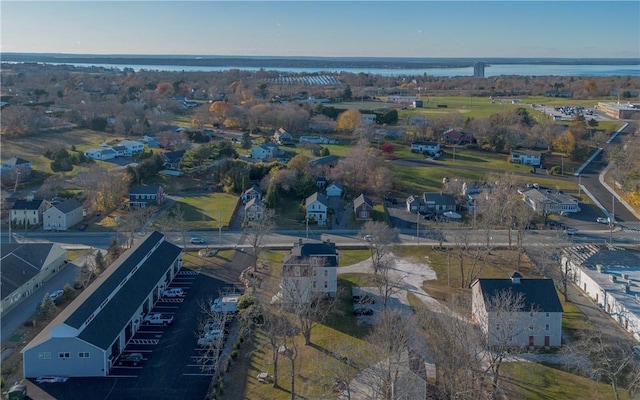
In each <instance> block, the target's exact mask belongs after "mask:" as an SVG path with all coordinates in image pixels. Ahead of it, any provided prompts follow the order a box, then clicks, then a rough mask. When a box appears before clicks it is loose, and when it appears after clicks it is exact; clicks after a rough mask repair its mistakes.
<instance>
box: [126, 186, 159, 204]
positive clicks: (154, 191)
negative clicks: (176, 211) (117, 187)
mask: <svg viewBox="0 0 640 400" xmlns="http://www.w3.org/2000/svg"><path fill="white" fill-rule="evenodd" d="M164 201H165V193H164V189H163V188H162V186H160V185H149V186H143V185H133V186H131V189H129V207H131V208H141V207H146V206H147V204H149V203H156V204H157V205H161V204H162V203H164Z"/></svg>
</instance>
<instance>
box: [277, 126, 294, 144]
mask: <svg viewBox="0 0 640 400" xmlns="http://www.w3.org/2000/svg"><path fill="white" fill-rule="evenodd" d="M273 141H274V142H276V143H278V144H279V145H289V144H293V136H291V134H290V133H289V132H287V131H286V130H285V129H284V128H280V129H277V130H276V131H275V132H274V133H273Z"/></svg>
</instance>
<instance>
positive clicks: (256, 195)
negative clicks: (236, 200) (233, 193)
mask: <svg viewBox="0 0 640 400" xmlns="http://www.w3.org/2000/svg"><path fill="white" fill-rule="evenodd" d="M240 199H241V200H242V204H247V202H249V200H252V199H258V200H262V190H260V187H259V186H258V185H255V184H254V185H251V187H250V188H249V189H247V190H245V191H244V193H242V195H241V196H240Z"/></svg>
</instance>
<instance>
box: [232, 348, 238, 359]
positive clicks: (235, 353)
mask: <svg viewBox="0 0 640 400" xmlns="http://www.w3.org/2000/svg"><path fill="white" fill-rule="evenodd" d="M231 358H232V359H234V360H235V359H236V358H238V351H237V350H233V351H232V352H231Z"/></svg>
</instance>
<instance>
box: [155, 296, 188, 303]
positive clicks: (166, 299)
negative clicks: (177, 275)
mask: <svg viewBox="0 0 640 400" xmlns="http://www.w3.org/2000/svg"><path fill="white" fill-rule="evenodd" d="M183 301H184V299H182V298H175V297H162V298H160V299H159V300H158V303H182V302H183Z"/></svg>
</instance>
